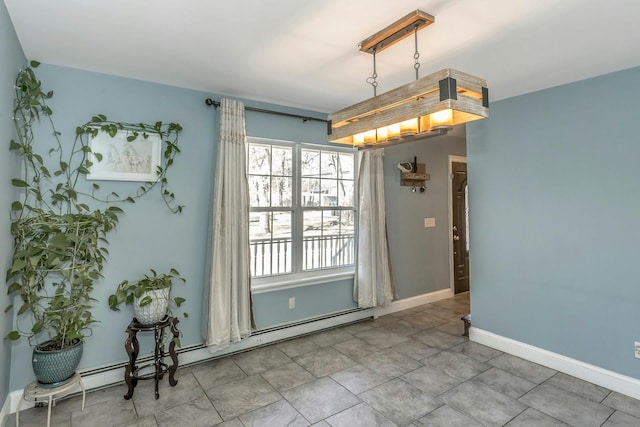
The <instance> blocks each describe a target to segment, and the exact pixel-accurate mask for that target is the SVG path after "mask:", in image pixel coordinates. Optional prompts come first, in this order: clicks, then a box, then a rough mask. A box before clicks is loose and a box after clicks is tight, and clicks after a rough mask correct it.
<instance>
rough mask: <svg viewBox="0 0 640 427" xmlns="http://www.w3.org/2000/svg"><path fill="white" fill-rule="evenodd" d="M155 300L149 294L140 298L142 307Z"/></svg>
mask: <svg viewBox="0 0 640 427" xmlns="http://www.w3.org/2000/svg"><path fill="white" fill-rule="evenodd" d="M152 302H153V298H151V297H150V296H149V295H147V296H146V297H144V298H142V300H140V307H144V306H145V305H149V304H151V303H152Z"/></svg>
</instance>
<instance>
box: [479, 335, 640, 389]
mask: <svg viewBox="0 0 640 427" xmlns="http://www.w3.org/2000/svg"><path fill="white" fill-rule="evenodd" d="M469 338H470V339H471V341H473V342H477V343H479V344H483V345H486V346H488V347H492V348H495V349H498V350H501V351H504V352H505V353H509V354H512V355H514V356H518V357H521V358H522V359H526V360H529V361H531V362H534V363H537V364H539V365H542V366H546V367H548V368H551V369H555V370H556V371H560V372H563V373H565V374H568V375H571V376H574V377H576V378H580V379H581V380H585V381H588V382H591V383H594V384H597V385H599V386H602V387H606V388H608V389H609V390H612V391H616V392H618V393H622V394H625V395H627V396H630V397H633V398H634V399H640V380H638V379H636V378H632V377H628V376H626V375H622V374H619V373H617V372H613V371H609V370H607V369H603V368H599V367H598V366H594V365H590V364H588V363H585V362H581V361H579V360H576V359H572V358H570V357H567V356H563V355H561V354H558V353H553V352H551V351H548V350H544V349H542V348H539V347H534V346H532V345H529V344H525V343H523V342H520V341H515V340H512V339H510V338H505V337H503V336H500V335H496V334H494V333H492V332H488V331H485V330H482V329H478V328H475V327H472V328H471V329H470V331H469Z"/></svg>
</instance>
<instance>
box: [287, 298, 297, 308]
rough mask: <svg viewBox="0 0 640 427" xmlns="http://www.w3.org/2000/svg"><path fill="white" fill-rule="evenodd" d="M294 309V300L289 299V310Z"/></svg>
mask: <svg viewBox="0 0 640 427" xmlns="http://www.w3.org/2000/svg"><path fill="white" fill-rule="evenodd" d="M294 308H296V298H295V297H291V298H289V310H291V309H294Z"/></svg>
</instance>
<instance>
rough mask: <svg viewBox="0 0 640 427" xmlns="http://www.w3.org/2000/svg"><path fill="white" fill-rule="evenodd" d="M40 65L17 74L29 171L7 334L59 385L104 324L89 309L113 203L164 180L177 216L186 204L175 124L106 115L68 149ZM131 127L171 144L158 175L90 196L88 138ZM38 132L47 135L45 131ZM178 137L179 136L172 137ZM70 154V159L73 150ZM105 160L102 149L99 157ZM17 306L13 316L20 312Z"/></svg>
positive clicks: (11, 274) (14, 144)
mask: <svg viewBox="0 0 640 427" xmlns="http://www.w3.org/2000/svg"><path fill="white" fill-rule="evenodd" d="M37 66H38V63H37V62H32V63H31V67H27V68H25V69H23V70H21V71H20V72H19V73H18V76H17V78H16V85H15V86H16V98H15V107H14V125H15V128H16V132H17V140H12V141H11V144H10V147H9V148H10V150H11V151H12V152H14V153H16V154H17V155H18V156H19V158H20V160H21V162H22V168H21V176H20V177H17V178H14V179H12V185H13V186H14V187H15V188H16V190H17V192H18V195H19V196H18V200H15V201H14V202H13V203H12V204H11V211H10V215H11V221H12V222H11V233H12V235H13V238H14V248H13V256H12V260H11V266H10V267H9V269H8V270H7V275H6V282H7V285H8V289H7V294H8V295H9V297H10V298H12V299H13V301H14V303H15V305H16V308H17V313H16V316H17V320H16V325H17V326H16V329H15V330H13V331H11V332H9V334H7V336H6V338H8V339H11V340H18V339H20V338H26V339H28V340H29V343H30V344H32V345H33V344H34V341H35V348H34V355H33V359H32V361H33V366H34V373H35V374H36V377H37V378H38V381H40V382H41V383H43V384H58V383H60V382H63V381H64V380H66V379H67V378H70V377H71V376H72V375H73V373H74V372H75V369H76V368H77V365H78V363H79V362H80V358H81V356H82V347H83V342H84V340H85V338H86V337H87V336H90V335H91V326H92V325H93V324H94V323H95V322H96V321H97V320H95V319H94V318H93V315H92V313H91V308H92V304H93V302H94V298H93V297H92V292H93V289H94V286H95V284H96V281H97V280H99V279H100V278H101V277H102V276H101V272H102V270H103V267H104V265H105V263H106V259H107V255H108V251H107V245H108V241H107V234H108V233H109V232H110V231H111V230H113V229H114V228H115V227H116V225H117V223H118V215H119V214H120V213H121V212H122V209H121V208H120V207H117V206H113V205H112V203H113V202H122V201H126V202H135V199H137V198H139V197H142V196H143V195H144V194H145V193H146V192H147V191H148V190H150V189H151V188H153V187H155V186H156V185H157V184H159V186H160V188H161V190H162V191H161V192H162V196H163V198H164V200H165V202H166V203H167V205H168V206H169V207H170V208H171V210H172V211H174V212H181V211H182V206H173V205H172V203H173V198H174V196H173V193H171V192H169V191H168V190H167V189H166V185H167V179H166V171H167V168H168V167H169V166H170V165H171V164H172V163H173V158H174V156H175V155H176V153H178V152H179V150H178V148H177V134H178V132H179V131H180V130H181V127H180V126H179V125H177V124H173V123H172V124H169V125H163V124H162V122H158V123H156V124H155V125H144V124H139V125H128V124H123V123H114V122H109V121H107V119H106V117H105V116H103V115H98V116H94V117H93V118H92V120H91V121H89V122H87V123H85V124H84V125H82V126H79V127H78V128H77V129H76V135H75V140H74V143H73V145H72V146H71V148H70V150H66V148H67V147H66V146H64V145H63V144H62V142H61V133H60V132H58V131H57V129H56V128H55V126H54V124H53V120H52V117H51V116H52V114H53V111H52V109H51V108H50V107H49V106H48V105H47V101H48V100H49V99H51V98H52V97H53V92H45V91H44V89H43V88H42V84H41V82H40V80H39V79H38V78H37V77H36V75H35V73H34V71H33V68H35V67H37ZM41 117H43V118H44V119H45V121H46V122H48V124H49V125H50V127H51V129H52V135H53V137H52V140H51V141H52V143H53V147H52V148H51V149H50V150H48V156H46V155H43V154H40V153H39V152H38V151H39V150H38V149H40V150H41V151H44V152H47V150H46V149H44V147H41V146H40V145H41V144H38V145H37V146H36V144H35V135H36V132H34V126H35V125H36V124H37V123H38V122H39V121H40V118H41ZM129 128H130V129H131V135H130V138H131V139H128V140H129V141H132V140H135V139H136V138H138V137H140V138H146V136H145V135H147V132H157V133H159V134H161V135H162V136H163V137H164V138H167V140H166V141H165V151H164V158H163V167H161V168H159V169H158V171H157V175H158V180H157V181H156V182H149V183H146V184H145V185H144V186H142V187H140V188H139V189H138V190H137V191H136V193H135V194H133V195H131V196H125V197H120V196H118V195H117V194H115V193H111V194H110V195H109V196H108V197H103V198H100V197H98V195H97V193H96V192H97V191H98V190H99V189H100V186H99V185H98V184H96V183H94V184H93V185H92V192H91V193H90V194H87V193H83V192H81V191H79V190H78V188H77V184H78V182H79V180H80V179H81V178H83V177H84V176H85V175H86V174H88V173H89V169H90V167H91V165H92V164H93V163H92V162H91V160H90V156H89V154H91V148H90V146H89V143H88V138H89V137H91V136H95V135H97V133H98V132H105V133H107V134H109V135H111V136H115V134H116V133H117V132H118V131H119V130H122V129H129ZM38 134H39V133H38ZM170 136H173V137H174V138H173V139H172V140H171V139H169V137H170ZM65 153H66V155H65ZM93 154H94V156H95V159H97V160H100V158H101V155H100V153H93ZM91 201H96V202H107V204H108V206H107V207H106V208H105V209H95V208H91V207H90V206H89V204H88V202H91ZM13 307H14V304H10V305H9V306H8V307H7V308H6V310H5V312H8V311H10V310H12V309H13ZM43 363H44V364H45V365H47V364H51V366H53V367H54V368H63V370H62V371H58V370H50V367H46V366H45V367H44V368H43V367H42V364H43Z"/></svg>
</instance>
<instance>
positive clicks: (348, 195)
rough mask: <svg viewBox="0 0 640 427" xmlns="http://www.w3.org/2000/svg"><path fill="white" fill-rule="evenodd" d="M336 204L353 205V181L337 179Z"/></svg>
mask: <svg viewBox="0 0 640 427" xmlns="http://www.w3.org/2000/svg"><path fill="white" fill-rule="evenodd" d="M338 206H345V207H348V206H353V181H345V180H342V179H341V180H339V181H338Z"/></svg>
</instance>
